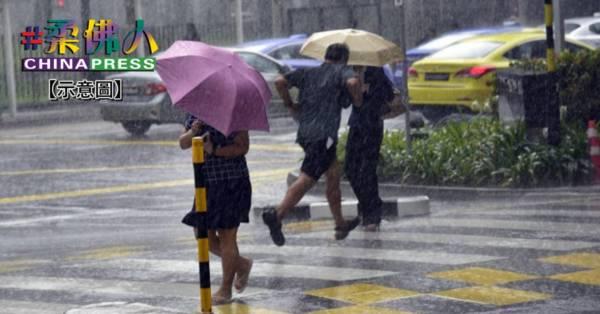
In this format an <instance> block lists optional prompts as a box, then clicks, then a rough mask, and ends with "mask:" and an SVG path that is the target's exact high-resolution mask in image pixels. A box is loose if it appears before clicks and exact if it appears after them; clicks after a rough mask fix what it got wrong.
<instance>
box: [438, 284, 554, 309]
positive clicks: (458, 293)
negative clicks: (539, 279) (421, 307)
mask: <svg viewBox="0 0 600 314" xmlns="http://www.w3.org/2000/svg"><path fill="white" fill-rule="evenodd" d="M433 295H437V296H441V297H447V298H452V299H458V300H460V301H468V302H473V303H480V304H493V305H496V306H504V305H511V304H517V303H525V302H532V301H540V300H546V299H549V298H551V297H552V296H551V295H549V294H545V293H537V292H530V291H522V290H514V289H507V288H501V287H491V286H486V287H468V288H460V289H453V290H447V291H441V292H436V293H433Z"/></svg>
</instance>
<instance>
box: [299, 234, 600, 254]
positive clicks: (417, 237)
mask: <svg viewBox="0 0 600 314" xmlns="http://www.w3.org/2000/svg"><path fill="white" fill-rule="evenodd" d="M289 238H303V239H306V238H311V239H327V238H331V232H327V231H325V232H313V233H309V234H302V235H291V236H289ZM347 239H350V240H381V241H396V242H416V243H431V244H433V243H439V244H450V245H464V246H475V247H501V248H514V249H536V250H549V251H572V250H577V249H586V248H592V247H596V246H600V242H588V241H566V240H548V239H525V238H512V237H511V238H506V237H493V236H480V235H465V234H455V233H445V234H444V233H424V232H393V231H387V230H386V231H385V232H378V233H374V232H361V231H354V232H352V233H350V235H348V238H347Z"/></svg>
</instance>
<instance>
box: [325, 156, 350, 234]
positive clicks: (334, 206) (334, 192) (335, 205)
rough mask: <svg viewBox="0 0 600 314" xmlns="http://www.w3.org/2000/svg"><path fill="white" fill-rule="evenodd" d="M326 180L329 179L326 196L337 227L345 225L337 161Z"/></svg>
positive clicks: (330, 168) (328, 171) (329, 170)
mask: <svg viewBox="0 0 600 314" xmlns="http://www.w3.org/2000/svg"><path fill="white" fill-rule="evenodd" d="M325 178H326V179H327V183H326V184H327V190H326V191H325V195H326V196H327V202H328V203H329V209H330V210H331V214H332V215H333V219H334V220H335V225H336V226H342V225H344V223H345V221H344V216H343V215H342V191H341V190H340V166H339V163H338V161H337V160H335V161H334V162H333V163H332V164H331V166H330V167H329V169H327V172H325Z"/></svg>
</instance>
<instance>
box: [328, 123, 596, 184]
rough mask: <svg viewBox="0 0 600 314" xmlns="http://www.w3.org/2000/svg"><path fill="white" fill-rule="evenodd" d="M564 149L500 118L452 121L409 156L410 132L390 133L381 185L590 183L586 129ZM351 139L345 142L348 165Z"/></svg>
mask: <svg viewBox="0 0 600 314" xmlns="http://www.w3.org/2000/svg"><path fill="white" fill-rule="evenodd" d="M562 132H563V133H562V144H561V145H560V146H559V147H553V146H548V145H545V144H533V143H529V142H528V141H527V140H526V139H525V129H524V128H523V127H522V126H517V127H508V126H504V125H502V124H501V123H500V122H498V121H497V120H495V119H492V118H489V117H479V118H475V119H473V120H472V121H471V122H461V123H450V124H448V125H446V126H444V127H442V128H438V129H435V130H431V131H430V135H429V137H428V138H427V139H422V140H416V141H414V142H413V149H412V150H413V152H412V154H410V155H409V154H408V153H407V151H406V142H405V136H404V133H403V132H401V131H394V132H389V131H388V132H386V134H385V136H384V140H383V144H382V147H381V152H380V156H381V159H380V163H379V169H378V173H379V177H380V180H381V181H388V182H389V181H392V182H397V183H405V184H423V185H443V186H478V187H482V186H488V187H548V186H564V185H579V184H586V183H589V182H590V180H591V178H592V176H593V166H592V164H591V163H590V161H589V154H588V151H587V150H588V149H587V138H586V134H585V130H584V129H582V128H580V127H579V126H571V127H566V126H563V128H562ZM345 142H346V136H342V137H341V139H340V145H339V148H338V149H339V151H338V153H339V154H338V156H339V158H340V160H342V161H343V158H344V152H343V148H344V146H345Z"/></svg>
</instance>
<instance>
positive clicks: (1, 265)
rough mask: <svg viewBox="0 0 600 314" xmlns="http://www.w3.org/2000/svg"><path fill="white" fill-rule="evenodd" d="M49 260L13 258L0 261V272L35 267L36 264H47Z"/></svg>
mask: <svg viewBox="0 0 600 314" xmlns="http://www.w3.org/2000/svg"><path fill="white" fill-rule="evenodd" d="M48 263H50V261H47V260H27V259H20V260H13V261H0V273H11V272H16V271H21V270H27V269H31V268H33V267H35V266H36V265H41V264H48Z"/></svg>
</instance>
